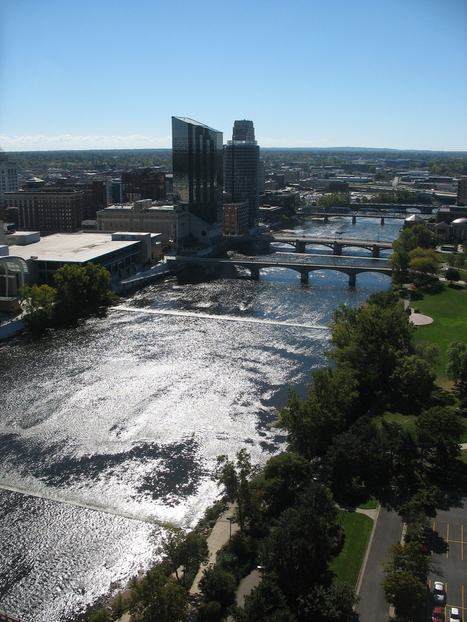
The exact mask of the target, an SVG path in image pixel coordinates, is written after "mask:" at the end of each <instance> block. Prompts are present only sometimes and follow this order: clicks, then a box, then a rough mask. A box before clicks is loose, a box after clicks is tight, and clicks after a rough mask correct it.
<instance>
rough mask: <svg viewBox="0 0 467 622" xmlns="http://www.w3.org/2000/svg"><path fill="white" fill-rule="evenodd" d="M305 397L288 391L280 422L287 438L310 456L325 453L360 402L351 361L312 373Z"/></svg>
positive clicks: (352, 415)
mask: <svg viewBox="0 0 467 622" xmlns="http://www.w3.org/2000/svg"><path fill="white" fill-rule="evenodd" d="M312 376H313V384H312V385H311V387H310V389H309V391H308V395H307V398H306V400H304V401H302V400H301V399H300V397H299V396H298V395H297V394H296V393H295V392H294V391H290V392H289V399H288V402H287V407H286V408H284V409H282V410H281V412H280V415H279V421H278V423H277V426H278V427H280V428H283V429H285V430H286V431H287V440H288V441H289V443H290V444H291V446H292V447H293V448H294V450H295V451H297V452H298V453H300V454H301V455H302V456H304V457H305V458H307V459H311V458H314V457H316V456H320V455H323V454H324V453H325V451H326V449H327V447H328V446H329V444H330V443H331V441H332V439H333V437H334V436H335V435H336V434H339V433H340V432H342V431H343V430H344V429H345V428H346V427H347V426H348V424H349V423H350V422H351V421H352V420H353V418H354V413H355V410H356V408H357V405H358V398H359V393H358V381H357V378H356V373H355V371H354V370H353V369H352V368H351V367H350V366H349V365H341V366H340V367H338V368H337V369H335V368H332V367H325V368H323V369H320V370H315V371H314V372H313V373H312Z"/></svg>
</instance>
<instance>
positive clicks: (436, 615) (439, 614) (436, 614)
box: [431, 607, 444, 622]
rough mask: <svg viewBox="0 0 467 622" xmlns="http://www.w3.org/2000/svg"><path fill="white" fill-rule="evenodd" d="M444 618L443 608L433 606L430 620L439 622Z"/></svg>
mask: <svg viewBox="0 0 467 622" xmlns="http://www.w3.org/2000/svg"><path fill="white" fill-rule="evenodd" d="M440 620H441V621H443V620H444V609H443V608H442V607H435V608H434V609H433V613H432V614H431V622H440Z"/></svg>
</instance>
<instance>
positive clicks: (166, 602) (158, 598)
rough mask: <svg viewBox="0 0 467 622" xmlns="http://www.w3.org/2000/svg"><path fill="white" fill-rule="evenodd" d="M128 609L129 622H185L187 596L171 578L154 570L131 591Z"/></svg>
mask: <svg viewBox="0 0 467 622" xmlns="http://www.w3.org/2000/svg"><path fill="white" fill-rule="evenodd" d="M129 608H130V614H131V622H153V621H154V620H157V622H185V620H186V616H187V614H188V596H187V592H186V590H185V589H184V588H183V587H182V586H181V585H179V584H178V583H177V581H176V580H175V579H174V578H173V577H168V576H166V575H165V574H163V573H162V572H161V571H160V570H159V569H157V568H154V569H152V570H149V571H148V572H147V573H146V576H145V577H144V578H143V579H141V581H140V582H137V583H136V585H135V586H134V587H133V589H132V590H131V593H130V607H129Z"/></svg>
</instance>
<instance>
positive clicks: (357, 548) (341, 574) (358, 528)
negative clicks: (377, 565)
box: [330, 511, 373, 587]
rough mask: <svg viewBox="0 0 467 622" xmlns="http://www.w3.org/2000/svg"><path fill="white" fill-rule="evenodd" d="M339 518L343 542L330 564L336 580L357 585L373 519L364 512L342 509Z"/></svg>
mask: <svg viewBox="0 0 467 622" xmlns="http://www.w3.org/2000/svg"><path fill="white" fill-rule="evenodd" d="M339 520H341V521H342V526H343V527H344V532H345V542H344V547H343V549H342V551H341V552H340V555H339V556H338V557H336V559H335V560H334V561H333V562H332V564H331V566H330V567H331V570H332V571H333V572H335V573H336V576H337V579H338V581H346V582H347V583H350V584H351V585H353V586H354V587H356V586H357V581H358V575H359V573H360V568H361V565H362V562H363V558H364V557H365V552H366V548H367V545H368V540H369V538H370V534H371V530H372V527H373V520H372V519H371V518H370V517H369V516H366V515H365V514H357V513H356V512H346V511H342V512H340V514H339Z"/></svg>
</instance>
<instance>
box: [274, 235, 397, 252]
mask: <svg viewBox="0 0 467 622" xmlns="http://www.w3.org/2000/svg"><path fill="white" fill-rule="evenodd" d="M262 238H263V239H264V240H265V241H269V242H270V243H271V242H279V243H281V244H291V245H292V246H294V247H295V252H297V253H304V252H305V248H306V246H307V245H308V244H312V245H313V246H327V247H328V248H330V249H331V250H332V252H333V254H334V255H342V249H343V248H344V247H354V248H366V249H368V250H369V251H370V252H371V254H372V256H373V257H379V253H380V251H381V250H389V249H392V243H391V242H380V241H378V242H373V241H370V240H352V239H350V238H348V239H347V238H339V239H337V238H336V237H332V238H323V237H321V238H314V237H308V236H307V237H299V236H284V235H270V236H262Z"/></svg>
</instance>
